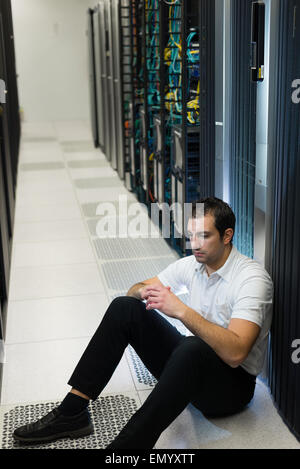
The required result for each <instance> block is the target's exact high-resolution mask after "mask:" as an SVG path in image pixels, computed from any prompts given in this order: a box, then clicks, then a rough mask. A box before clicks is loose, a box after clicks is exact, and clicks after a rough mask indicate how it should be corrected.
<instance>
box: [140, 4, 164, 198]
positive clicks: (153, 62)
mask: <svg viewBox="0 0 300 469" xmlns="http://www.w3.org/2000/svg"><path fill="white" fill-rule="evenodd" d="M160 15H161V2H159V1H158V0H147V1H145V2H144V6H143V39H142V44H143V56H144V60H145V61H144V67H143V73H144V76H143V80H144V100H143V106H142V108H141V111H140V115H141V132H142V134H141V145H140V167H141V183H142V187H143V189H144V194H145V201H146V202H147V203H148V204H151V203H153V202H155V198H154V195H153V190H154V185H155V184H154V177H155V176H156V173H155V172H154V157H155V147H154V131H155V129H154V116H155V115H156V114H157V113H159V110H160V100H161V93H160V91H161V90H160V81H159V80H160V54H159V40H160V37H159V34H160V33H159V31H160Z"/></svg>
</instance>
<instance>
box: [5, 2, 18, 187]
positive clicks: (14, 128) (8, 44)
mask: <svg viewBox="0 0 300 469" xmlns="http://www.w3.org/2000/svg"><path fill="white" fill-rule="evenodd" d="M1 11H2V16H3V19H5V20H4V21H3V24H2V26H3V39H4V45H5V50H6V54H5V64H6V67H5V68H6V80H7V83H9V90H8V93H7V96H6V112H7V125H8V128H9V135H8V137H9V147H10V157H11V158H10V159H11V170H12V179H13V192H14V195H15V187H16V182H17V168H18V156H19V146H20V136H21V125H20V116H19V97H18V87H17V72H16V59H15V47H14V29H13V21H12V10H11V3H10V0H4V1H2V2H1Z"/></svg>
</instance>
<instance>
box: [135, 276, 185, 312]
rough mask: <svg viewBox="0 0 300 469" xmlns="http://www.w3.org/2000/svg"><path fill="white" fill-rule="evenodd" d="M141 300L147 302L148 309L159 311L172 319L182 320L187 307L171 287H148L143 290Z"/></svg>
mask: <svg viewBox="0 0 300 469" xmlns="http://www.w3.org/2000/svg"><path fill="white" fill-rule="evenodd" d="M140 293H141V298H142V299H143V300H147V303H146V309H158V310H159V311H161V312H162V313H164V314H166V315H167V316H169V317H171V318H176V319H180V315H181V314H182V313H183V311H184V309H185V308H186V305H185V304H184V303H183V302H182V301H180V300H179V298H178V297H177V296H176V295H174V293H172V292H171V288H170V287H164V286H162V285H159V284H152V285H147V286H146V287H144V288H142V289H141V292H140Z"/></svg>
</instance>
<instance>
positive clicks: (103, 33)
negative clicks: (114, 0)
mask: <svg viewBox="0 0 300 469" xmlns="http://www.w3.org/2000/svg"><path fill="white" fill-rule="evenodd" d="M105 2H106V0H101V1H100V2H99V4H98V8H99V28H100V33H99V39H100V60H101V71H102V74H101V88H102V90H103V97H104V107H103V108H102V109H99V114H100V118H102V119H103V122H104V144H105V148H104V150H105V156H106V159H107V160H108V161H111V146H110V145H111V141H110V118H109V111H110V106H111V101H110V90H109V88H108V79H107V74H108V53H109V52H108V50H109V49H108V48H109V46H108V29H107V14H106V7H105Z"/></svg>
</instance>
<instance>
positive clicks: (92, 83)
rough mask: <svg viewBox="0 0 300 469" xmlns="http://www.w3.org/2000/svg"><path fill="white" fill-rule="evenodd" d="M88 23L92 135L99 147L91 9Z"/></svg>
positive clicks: (88, 13) (96, 145)
mask: <svg viewBox="0 0 300 469" xmlns="http://www.w3.org/2000/svg"><path fill="white" fill-rule="evenodd" d="M87 23H88V29H87V31H88V49H89V87H90V111H91V125H92V134H93V141H94V145H95V147H98V146H99V136H98V111H97V88H96V62H95V34H94V10H92V9H91V8H89V10H88V12H87Z"/></svg>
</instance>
